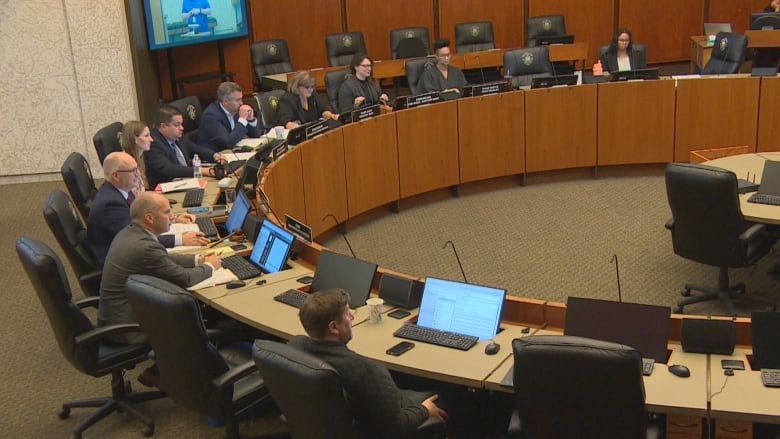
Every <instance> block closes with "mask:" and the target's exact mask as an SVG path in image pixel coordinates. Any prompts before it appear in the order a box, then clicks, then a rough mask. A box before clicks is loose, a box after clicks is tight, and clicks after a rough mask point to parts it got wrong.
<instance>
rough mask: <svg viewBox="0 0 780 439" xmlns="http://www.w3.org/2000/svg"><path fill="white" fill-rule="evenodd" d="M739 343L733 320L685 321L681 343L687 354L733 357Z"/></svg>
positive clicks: (681, 331) (682, 327) (681, 332)
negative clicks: (732, 354) (735, 346)
mask: <svg viewBox="0 0 780 439" xmlns="http://www.w3.org/2000/svg"><path fill="white" fill-rule="evenodd" d="M736 342H737V330H736V327H735V326H734V322H733V321H732V320H711V319H683V320H682V326H681V327H680V343H681V344H682V348H683V351H685V352H698V353H702V354H722V355H731V353H733V352H734V345H735V344H736Z"/></svg>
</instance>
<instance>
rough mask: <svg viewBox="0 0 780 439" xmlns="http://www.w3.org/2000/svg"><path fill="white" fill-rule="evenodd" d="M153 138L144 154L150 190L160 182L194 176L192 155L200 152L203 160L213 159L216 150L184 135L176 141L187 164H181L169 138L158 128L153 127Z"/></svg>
mask: <svg viewBox="0 0 780 439" xmlns="http://www.w3.org/2000/svg"><path fill="white" fill-rule="evenodd" d="M152 139H153V141H152V147H151V148H150V149H149V151H146V152H145V153H144V155H143V158H144V163H146V180H147V181H148V182H149V187H148V189H149V190H154V188H156V187H157V185H158V184H160V183H166V182H169V181H171V180H173V179H174V178H192V175H193V169H192V157H193V156H194V155H195V154H198V157H199V158H200V160H201V161H202V162H210V161H213V157H214V151H211V150H210V149H208V148H204V147H202V146H199V145H197V144H195V143H194V142H192V141H191V140H189V139H187V138H185V137H182V138H181V139H179V140H177V141H176V142H177V143H178V144H179V149H181V152H182V153H183V154H184V160H185V161H186V162H187V166H181V165H180V164H179V162H178V161H177V160H176V154H175V153H174V152H173V151H172V150H171V147H170V145H169V144H168V140H167V139H166V138H165V136H163V135H162V133H160V131H159V130H158V129H157V128H153V129H152Z"/></svg>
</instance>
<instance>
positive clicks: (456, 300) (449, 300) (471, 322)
mask: <svg viewBox="0 0 780 439" xmlns="http://www.w3.org/2000/svg"><path fill="white" fill-rule="evenodd" d="M505 296H506V290H504V289H501V288H493V287H488V286H484V285H475V284H467V283H463V282H458V281H454V280H445V279H437V278H435V277H429V278H427V279H426V280H425V287H424V288H423V295H422V303H421V304H420V314H419V316H418V317H417V324H418V325H420V326H425V327H428V328H436V329H441V330H444V331H450V332H457V333H458V334H465V335H471V336H474V337H479V339H480V340H490V339H492V338H493V337H495V336H496V333H498V327H499V324H500V323H501V312H502V311H503V309H504V298H505Z"/></svg>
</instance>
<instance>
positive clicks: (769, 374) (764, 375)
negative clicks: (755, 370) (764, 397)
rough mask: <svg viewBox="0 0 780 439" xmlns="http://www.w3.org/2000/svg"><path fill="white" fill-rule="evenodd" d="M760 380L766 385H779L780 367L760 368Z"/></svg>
mask: <svg viewBox="0 0 780 439" xmlns="http://www.w3.org/2000/svg"><path fill="white" fill-rule="evenodd" d="M761 382H762V383H763V384H764V386H766V387H780V369H761Z"/></svg>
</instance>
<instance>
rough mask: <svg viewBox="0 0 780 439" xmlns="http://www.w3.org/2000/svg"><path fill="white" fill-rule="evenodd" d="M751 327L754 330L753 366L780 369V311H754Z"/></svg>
mask: <svg viewBox="0 0 780 439" xmlns="http://www.w3.org/2000/svg"><path fill="white" fill-rule="evenodd" d="M750 327H751V330H752V331H753V367H754V368H755V369H780V312H774V311H753V312H752V313H751V314H750Z"/></svg>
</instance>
